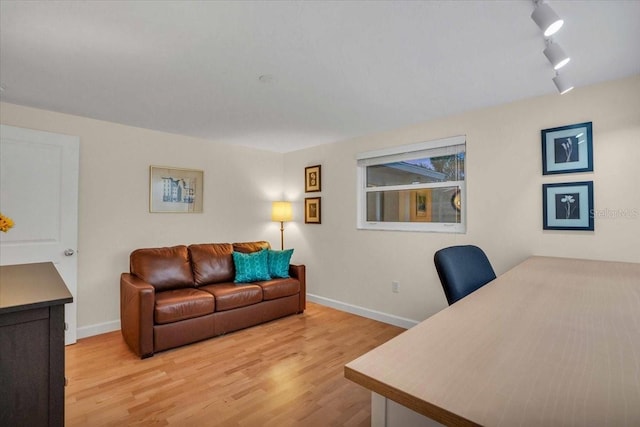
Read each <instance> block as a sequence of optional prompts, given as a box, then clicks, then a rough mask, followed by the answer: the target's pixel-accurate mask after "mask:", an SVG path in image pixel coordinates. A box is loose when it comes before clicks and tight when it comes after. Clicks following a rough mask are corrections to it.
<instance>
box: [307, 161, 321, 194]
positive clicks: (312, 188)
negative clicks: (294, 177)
mask: <svg viewBox="0 0 640 427" xmlns="http://www.w3.org/2000/svg"><path fill="white" fill-rule="evenodd" d="M320 169H321V167H320V165H316V166H309V167H306V168H304V192H305V193H314V192H316V191H320V188H321V186H320V179H321V178H322V177H321V176H320Z"/></svg>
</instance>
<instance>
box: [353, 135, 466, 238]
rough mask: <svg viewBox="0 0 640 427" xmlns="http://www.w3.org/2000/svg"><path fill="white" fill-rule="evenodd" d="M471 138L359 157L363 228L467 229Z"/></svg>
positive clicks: (359, 223)
mask: <svg viewBox="0 0 640 427" xmlns="http://www.w3.org/2000/svg"><path fill="white" fill-rule="evenodd" d="M465 149H466V138H465V137H464V136H456V137H452V138H446V139H440V140H437V141H430V142H421V143H417V144H411V145H406V146H402V147H394V148H390V149H386V150H379V151H370V152H366V153H361V154H359V155H358V156H357V160H358V228H362V229H370V230H408V231H435V232H451V233H464V232H465V231H466V226H465V224H466V216H465V207H466V191H465V190H466V189H465Z"/></svg>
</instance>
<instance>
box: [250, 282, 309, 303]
mask: <svg viewBox="0 0 640 427" xmlns="http://www.w3.org/2000/svg"><path fill="white" fill-rule="evenodd" d="M257 285H258V286H260V287H261V288H262V291H263V298H264V300H265V301H267V300H272V299H277V298H282V297H288V296H289V295H295V294H297V293H298V292H300V282H299V281H298V280H297V279H293V278H290V277H289V278H286V279H273V280H266V281H264V282H258V283H257Z"/></svg>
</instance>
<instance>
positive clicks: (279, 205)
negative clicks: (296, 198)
mask: <svg viewBox="0 0 640 427" xmlns="http://www.w3.org/2000/svg"><path fill="white" fill-rule="evenodd" d="M292 219H293V211H292V209H291V202H273V204H272V206H271V221H280V222H284V221H291V220H292Z"/></svg>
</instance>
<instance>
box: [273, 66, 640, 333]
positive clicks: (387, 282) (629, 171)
mask: <svg viewBox="0 0 640 427" xmlns="http://www.w3.org/2000/svg"><path fill="white" fill-rule="evenodd" d="M586 121H592V122H593V133H594V172H593V173H582V174H565V175H557V176H545V177H543V175H542V165H541V141H540V131H541V129H547V128H551V127H556V126H563V125H569V124H573V123H581V122H586ZM454 135H467V164H466V166H467V177H468V178H467V179H468V181H467V197H468V207H467V216H468V223H467V233H466V234H463V235H460V234H437V233H416V232H392V231H365V230H356V161H355V156H356V154H357V153H359V152H362V151H367V150H373V149H380V148H385V147H391V146H396V145H403V144H408V143H413V142H420V141H428V140H433V139H438V138H444V137H449V136H454ZM315 164H321V165H322V192H321V193H319V194H318V193H313V194H307V195H306V196H307V197H309V196H317V195H319V196H321V197H322V224H321V225H305V224H304V223H303V220H302V215H303V214H302V201H303V200H304V197H305V194H304V193H303V192H304V186H303V179H302V177H303V171H304V167H305V166H310V165H315ZM638 165H640V76H635V77H632V78H629V79H624V80H620V81H615V82H609V83H605V84H600V85H596V86H591V87H586V88H578V89H575V90H574V91H573V92H570V93H569V94H566V95H564V96H559V95H556V94H553V95H549V96H544V97H540V98H535V99H529V100H524V101H520V102H516V103H512V104H509V105H503V106H498V107H494V108H488V109H482V110H478V111H471V112H468V113H466V114H461V115H457V116H452V117H447V118H443V119H439V120H432V121H429V122H426V123H423V124H420V125H416V126H412V127H408V128H404V129H399V130H393V131H390V132H386V133H380V134H376V135H369V136H365V137H361V138H357V139H353V140H350V141H344V142H340V143H336V144H332V145H326V146H321V147H314V148H310V149H305V150H300V151H297V152H293V153H289V154H286V155H285V180H284V182H285V194H286V195H287V197H289V198H290V199H291V200H295V201H297V208H298V209H297V212H296V217H297V218H298V223H297V224H296V227H295V228H294V229H293V230H292V232H290V233H289V235H290V236H291V237H289V244H290V245H291V246H292V247H295V248H296V251H297V253H298V257H299V258H300V259H302V260H304V262H305V263H306V265H307V284H308V285H307V286H308V292H309V293H311V294H313V295H316V296H319V297H321V298H326V299H329V300H336V301H339V302H340V303H341V304H351V305H354V306H358V307H363V308H365V309H366V310H371V311H378V312H382V313H387V314H390V315H392V316H397V317H399V318H404V319H412V320H415V321H419V320H422V319H425V318H426V317H428V316H430V315H431V314H433V313H435V312H437V311H439V310H441V309H442V308H444V307H445V306H446V300H445V298H444V293H443V292H442V289H441V286H440V282H439V280H438V278H437V275H436V272H435V268H434V266H433V254H434V252H435V251H436V250H437V249H439V248H442V247H445V246H449V245H455V244H476V245H479V246H481V247H482V248H484V249H485V251H486V252H487V254H488V256H489V258H490V259H491V261H492V263H493V265H494V268H495V269H496V272H497V273H498V274H500V273H503V272H504V271H506V270H507V269H509V268H511V267H513V266H514V265H516V264H517V263H519V262H520V261H522V260H524V259H525V258H527V257H528V256H530V255H533V254H536V255H551V256H564V257H576V258H592V259H602V260H619V261H632V262H640V245H639V244H638V241H639V240H640V191H639V186H640V178H639V177H638V176H639V175H638ZM580 180H593V181H594V188H595V195H594V199H595V208H596V209H598V210H604V209H609V210H611V211H613V210H627V212H634V210H635V212H636V214H635V215H632V216H630V217H626V218H621V217H618V218H613V217H611V216H610V217H608V218H598V219H596V223H595V232H575V231H574V232H570V231H543V230H542V216H541V211H542V184H543V183H550V182H571V181H580ZM393 280H398V281H400V293H398V294H394V293H392V292H391V282H392V281H393ZM356 311H357V310H356ZM401 320H402V319H401ZM399 323H402V321H401V322H399Z"/></svg>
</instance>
